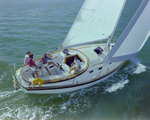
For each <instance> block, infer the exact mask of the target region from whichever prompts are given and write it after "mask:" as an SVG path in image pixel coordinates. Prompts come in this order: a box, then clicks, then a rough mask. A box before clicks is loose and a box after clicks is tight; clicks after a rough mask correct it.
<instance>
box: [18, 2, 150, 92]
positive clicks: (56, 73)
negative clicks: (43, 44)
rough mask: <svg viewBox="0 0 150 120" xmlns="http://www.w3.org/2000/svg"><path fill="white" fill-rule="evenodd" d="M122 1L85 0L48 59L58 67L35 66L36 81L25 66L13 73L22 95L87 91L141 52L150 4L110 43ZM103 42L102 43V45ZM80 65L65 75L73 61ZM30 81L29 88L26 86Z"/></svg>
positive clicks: (149, 32) (149, 28)
mask: <svg viewBox="0 0 150 120" xmlns="http://www.w3.org/2000/svg"><path fill="white" fill-rule="evenodd" d="M125 3H126V0H85V2H84V3H83V5H82V7H81V9H80V11H79V13H78V15H77V17H76V19H75V21H74V23H73V25H72V27H71V28H70V30H69V32H68V34H67V35H66V38H65V40H64V42H63V43H62V45H61V47H59V49H57V50H56V51H54V52H51V53H49V55H50V56H57V58H56V59H54V60H50V61H53V62H54V63H55V64H57V65H59V66H60V67H58V68H57V67H55V66H54V65H49V66H47V68H48V70H49V71H50V73H51V74H53V75H52V76H50V75H49V74H48V73H47V71H46V69H45V68H44V67H43V65H42V64H41V63H40V62H39V61H40V60H41V57H42V56H41V57H39V58H36V59H35V60H34V61H35V63H36V65H37V66H38V69H37V71H38V78H33V76H32V70H31V69H30V67H29V65H23V66H22V67H20V68H19V69H17V70H16V78H17V81H18V82H19V84H20V86H21V88H22V90H23V91H24V92H25V93H33V94H53V93H54V94H55V93H65V92H71V91H75V90H79V89H83V88H87V87H90V86H92V85H95V84H97V83H99V82H102V81H104V80H106V79H107V78H109V77H110V76H112V75H113V74H114V73H115V72H117V70H119V68H120V67H121V66H122V65H123V64H124V63H125V62H126V60H130V59H132V58H134V57H135V56H136V55H137V54H138V52H139V51H140V50H141V49H142V47H143V46H144V44H145V42H146V41H147V39H148V37H149V35H150V14H149V11H150V0H143V1H142V3H141V5H140V6H139V8H138V10H137V11H136V13H135V14H134V16H133V18H132V19H131V21H130V22H129V24H128V25H127V27H126V28H125V30H124V31H123V33H122V34H121V35H120V37H119V38H118V40H117V42H116V43H113V42H112V39H113V36H114V32H115V30H116V26H117V24H118V21H119V19H120V16H121V14H122V11H123V8H124V5H125ZM103 41H106V42H103ZM75 56H76V57H77V59H78V60H79V61H80V64H81V68H80V70H79V71H78V72H74V71H72V72H71V74H69V70H70V66H71V64H72V63H73V62H74V57H75ZM29 81H31V83H32V84H31V85H29V84H28V83H29Z"/></svg>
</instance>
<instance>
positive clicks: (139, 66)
mask: <svg viewBox="0 0 150 120" xmlns="http://www.w3.org/2000/svg"><path fill="white" fill-rule="evenodd" d="M145 71H146V66H144V65H143V64H141V63H140V62H139V63H137V67H136V69H135V71H134V72H133V74H140V73H142V72H145Z"/></svg>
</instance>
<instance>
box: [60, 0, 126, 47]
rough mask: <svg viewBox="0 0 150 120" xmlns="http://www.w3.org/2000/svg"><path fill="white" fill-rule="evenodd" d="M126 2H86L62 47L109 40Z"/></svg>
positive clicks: (94, 0)
mask: <svg viewBox="0 0 150 120" xmlns="http://www.w3.org/2000/svg"><path fill="white" fill-rule="evenodd" d="M125 1H126V0H85V2H84V4H83V6H82V7H81V9H80V11H79V13H78V15H77V17H76V19H75V21H74V23H73V25H72V27H71V29H70V31H69V32H68V34H67V36H66V38H65V40H64V42H63V44H62V47H70V46H75V45H80V44H85V43H90V42H95V41H100V40H104V39H108V38H109V37H110V36H111V35H112V34H113V32H114V29H115V27H116V25H117V22H118V20H119V17H120V15H121V12H122V9H123V7H124V4H125Z"/></svg>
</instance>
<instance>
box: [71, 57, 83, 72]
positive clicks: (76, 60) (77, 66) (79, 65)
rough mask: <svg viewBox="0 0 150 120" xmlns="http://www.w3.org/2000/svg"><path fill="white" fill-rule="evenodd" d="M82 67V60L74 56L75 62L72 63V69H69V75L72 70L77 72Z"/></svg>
mask: <svg viewBox="0 0 150 120" xmlns="http://www.w3.org/2000/svg"><path fill="white" fill-rule="evenodd" d="M74 64H75V65H76V66H75V67H73V68H72V66H73V65H74ZM80 68H81V63H80V60H78V59H77V56H74V62H73V63H72V64H71V67H70V70H69V75H70V73H71V71H72V70H74V73H77V71H78V70H80Z"/></svg>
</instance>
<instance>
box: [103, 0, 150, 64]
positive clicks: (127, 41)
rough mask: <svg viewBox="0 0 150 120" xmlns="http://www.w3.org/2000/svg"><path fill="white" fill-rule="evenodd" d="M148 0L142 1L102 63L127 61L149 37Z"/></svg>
mask: <svg viewBox="0 0 150 120" xmlns="http://www.w3.org/2000/svg"><path fill="white" fill-rule="evenodd" d="M149 12H150V0H143V2H142V3H141V5H140V7H139V8H138V10H137V11H136V13H135V15H134V16H133V18H132V19H131V21H130V22H129V24H128V25H127V27H126V29H125V30H124V32H123V33H122V35H121V36H120V37H119V39H118V41H117V42H116V44H115V46H114V47H113V48H112V50H111V51H110V52H109V54H108V55H107V56H106V57H105V59H104V60H103V62H102V63H110V62H118V61H124V60H129V59H132V58H133V57H135V56H136V55H137V54H138V52H139V51H140V50H141V49H142V47H143V46H144V44H145V42H146V41H147V39H148V37H149V36H150V14H149Z"/></svg>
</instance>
